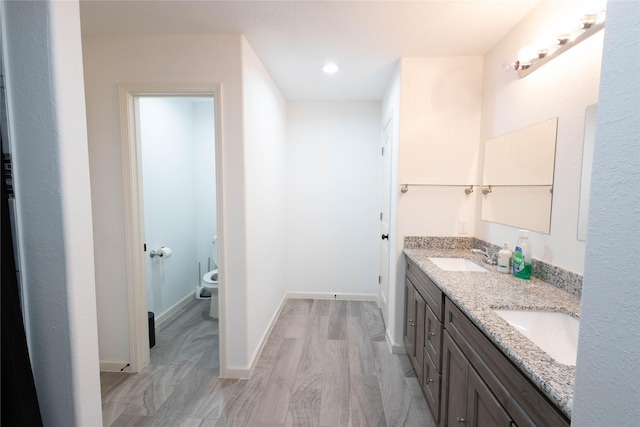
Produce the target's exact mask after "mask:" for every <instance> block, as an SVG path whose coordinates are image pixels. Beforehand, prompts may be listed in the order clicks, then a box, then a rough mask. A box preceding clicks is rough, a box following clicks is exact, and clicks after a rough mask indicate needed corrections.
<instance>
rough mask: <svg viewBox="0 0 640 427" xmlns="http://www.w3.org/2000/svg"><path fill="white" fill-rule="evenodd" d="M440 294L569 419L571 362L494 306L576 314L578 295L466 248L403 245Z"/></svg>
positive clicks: (405, 251) (578, 304) (406, 252)
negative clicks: (453, 264) (447, 264)
mask: <svg viewBox="0 0 640 427" xmlns="http://www.w3.org/2000/svg"><path fill="white" fill-rule="evenodd" d="M404 253H405V254H406V256H407V257H408V258H409V259H411V260H412V261H413V262H415V263H416V264H417V265H418V266H419V267H420V268H421V269H422V270H423V271H424V272H425V273H426V274H427V275H428V276H429V277H430V278H431V280H433V282H434V283H435V284H436V285H437V286H438V287H440V289H442V291H443V292H444V294H445V295H446V296H447V297H449V299H450V300H451V301H453V302H454V303H455V304H456V305H457V306H458V308H460V310H462V312H464V313H465V314H466V315H467V316H468V317H469V318H470V319H471V320H472V321H473V322H474V323H475V324H476V326H477V327H478V328H480V330H482V331H483V332H484V333H485V335H487V336H488V337H489V339H490V340H491V341H492V342H493V343H494V344H495V345H496V346H497V347H498V348H500V349H501V350H502V351H503V352H504V353H505V354H506V355H507V357H509V358H510V359H511V361H512V362H513V363H514V364H515V365H516V366H518V367H519V368H520V369H521V370H522V372H524V374H525V375H526V376H527V377H528V378H529V379H530V380H531V381H532V382H533V383H534V384H536V385H537V386H538V387H539V388H540V390H542V392H543V393H544V394H545V395H546V396H547V397H548V398H549V399H551V401H552V402H554V403H555V404H556V406H557V407H558V408H559V409H560V410H561V411H562V412H563V413H564V414H565V415H566V416H567V417H569V418H571V408H572V405H573V388H574V378H575V372H576V369H575V366H568V365H563V364H561V363H559V362H556V361H555V360H554V359H553V358H552V357H551V356H549V355H548V354H547V353H545V352H544V351H542V350H541V349H540V348H539V347H538V346H536V345H535V344H534V343H533V342H532V341H530V340H529V339H528V338H527V337H525V336H524V335H522V334H521V333H520V332H518V331H517V330H516V329H515V328H513V327H512V326H511V325H509V324H508V323H507V322H506V320H504V319H502V317H500V316H498V315H497V314H496V313H495V312H494V311H493V310H494V309H540V310H547V311H559V312H563V313H566V314H570V315H572V316H573V317H576V318H580V298H579V297H578V296H576V295H573V294H570V293H568V292H566V291H564V290H561V289H559V288H556V287H554V286H552V285H550V284H549V283H546V282H543V281H541V280H539V279H536V278H533V277H532V278H531V280H522V279H517V278H515V277H513V276H512V275H510V274H502V273H499V272H498V269H497V267H496V266H492V265H487V264H485V263H484V262H483V260H482V256H480V255H475V254H471V253H470V251H469V249H405V250H404ZM429 257H451V258H467V259H470V260H472V261H474V262H475V263H477V264H478V265H481V266H482V267H484V268H485V269H487V270H488V272H487V273H480V272H457V271H444V270H441V269H440V268H439V267H437V266H436V265H435V264H434V263H432V262H431V261H430V260H429V259H428V258H429Z"/></svg>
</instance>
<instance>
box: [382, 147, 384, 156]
mask: <svg viewBox="0 0 640 427" xmlns="http://www.w3.org/2000/svg"><path fill="white" fill-rule="evenodd" d="M382 155H383V156H384V147H382Z"/></svg>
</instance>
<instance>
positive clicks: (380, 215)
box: [380, 212, 382, 221]
mask: <svg viewBox="0 0 640 427" xmlns="http://www.w3.org/2000/svg"><path fill="white" fill-rule="evenodd" d="M380 221H382V212H380Z"/></svg>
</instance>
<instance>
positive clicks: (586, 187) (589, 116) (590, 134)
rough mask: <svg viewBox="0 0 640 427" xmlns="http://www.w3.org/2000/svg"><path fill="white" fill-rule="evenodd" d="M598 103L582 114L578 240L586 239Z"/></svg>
mask: <svg viewBox="0 0 640 427" xmlns="http://www.w3.org/2000/svg"><path fill="white" fill-rule="evenodd" d="M597 115H598V104H593V105H589V106H588V107H587V110H586V111H585V115H584V143H583V144H584V145H583V146H582V178H581V180H580V208H579V211H578V240H582V241H583V242H585V241H586V240H587V216H588V214H589V192H590V190H591V165H592V163H593V146H594V144H595V141H596V116H597Z"/></svg>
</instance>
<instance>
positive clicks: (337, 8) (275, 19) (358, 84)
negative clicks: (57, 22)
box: [80, 0, 540, 101]
mask: <svg viewBox="0 0 640 427" xmlns="http://www.w3.org/2000/svg"><path fill="white" fill-rule="evenodd" d="M539 1H540V0H493V1H488V0H464V1H452V0H422V1H403V0H394V1H372V0H359V1H332V0H328V1H326V0H325V1H307V0H297V1H269V0H263V1H242V0H236V1H213V0H210V1H184V0H170V1H150V0H145V1H139V0H126V1H115V0H82V1H81V2H80V14H81V22H82V34H83V37H91V36H111V35H160V34H163V35H169V34H172V35H177V34H244V35H245V37H246V38H247V40H248V42H249V43H250V44H251V46H252V47H253V49H254V50H255V52H256V54H257V55H258V57H259V58H260V60H261V61H262V62H263V64H264V65H265V67H266V69H267V70H268V71H269V73H270V74H271V77H272V78H273V80H274V81H275V82H276V84H277V85H278V87H279V88H280V90H281V92H282V94H283V95H284V97H285V98H286V99H287V100H289V101H373V100H376V101H377V100H380V99H381V98H382V96H383V94H384V91H385V89H386V87H387V85H388V84H389V81H390V79H391V76H392V74H393V71H394V69H395V67H396V65H397V61H398V59H399V58H401V57H408V56H417V57H428V56H472V55H483V54H484V53H485V52H487V51H488V50H489V49H490V48H491V47H493V46H494V45H495V44H496V43H497V42H498V41H499V40H500V39H501V38H502V37H503V36H504V35H505V34H506V33H507V32H509V31H510V30H511V29H512V28H513V27H514V26H515V25H516V24H517V23H518V22H519V21H520V20H522V19H523V18H524V16H525V15H526V14H527V13H529V12H530V11H531V9H532V8H533V7H534V6H535V5H536V4H537V3H539ZM329 61H331V62H335V63H336V64H337V65H338V66H339V67H340V70H339V71H338V72H337V73H336V74H334V75H325V74H324V73H322V71H321V67H322V66H323V65H324V64H325V63H326V62H329Z"/></svg>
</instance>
